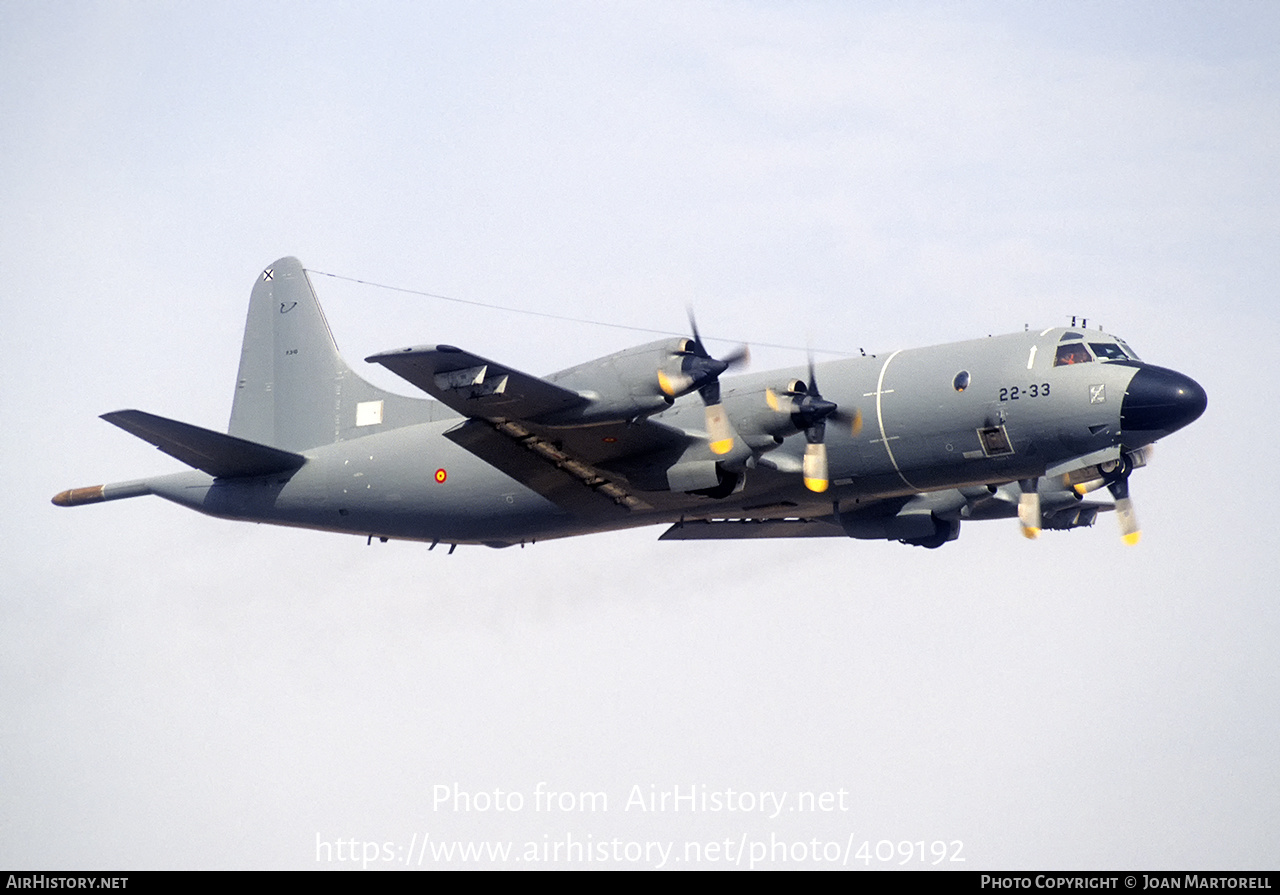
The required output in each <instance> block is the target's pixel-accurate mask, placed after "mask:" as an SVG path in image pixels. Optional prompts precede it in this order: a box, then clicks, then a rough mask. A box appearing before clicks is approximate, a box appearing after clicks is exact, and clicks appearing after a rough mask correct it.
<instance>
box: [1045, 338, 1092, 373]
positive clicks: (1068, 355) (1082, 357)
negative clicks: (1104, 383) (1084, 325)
mask: <svg viewBox="0 0 1280 895" xmlns="http://www.w3.org/2000/svg"><path fill="white" fill-rule="evenodd" d="M1092 360H1093V356H1092V355H1091V354H1089V349H1088V348H1085V347H1084V342H1073V343H1072V344H1070V345H1060V346H1058V354H1057V356H1056V357H1055V358H1054V359H1053V365H1054V366H1055V367H1065V366H1067V365H1068V364H1087V363H1089V362H1090V361H1092Z"/></svg>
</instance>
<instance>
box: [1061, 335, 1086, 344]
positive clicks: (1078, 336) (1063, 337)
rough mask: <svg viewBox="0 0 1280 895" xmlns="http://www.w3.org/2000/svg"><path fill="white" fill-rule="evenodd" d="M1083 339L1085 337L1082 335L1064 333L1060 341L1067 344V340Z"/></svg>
mask: <svg viewBox="0 0 1280 895" xmlns="http://www.w3.org/2000/svg"><path fill="white" fill-rule="evenodd" d="M1083 338H1084V336H1082V335H1080V334H1079V333H1063V334H1062V338H1061V339H1059V340H1058V341H1059V342H1065V341H1067V339H1083Z"/></svg>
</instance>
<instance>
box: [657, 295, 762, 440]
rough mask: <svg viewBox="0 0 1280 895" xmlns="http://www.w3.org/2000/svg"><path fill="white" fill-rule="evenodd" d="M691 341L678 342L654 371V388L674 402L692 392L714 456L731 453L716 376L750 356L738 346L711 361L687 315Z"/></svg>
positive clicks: (730, 431) (730, 432) (729, 431)
mask: <svg viewBox="0 0 1280 895" xmlns="http://www.w3.org/2000/svg"><path fill="white" fill-rule="evenodd" d="M689 329H690V331H691V332H692V333H693V338H692V339H682V340H681V342H680V347H679V348H677V349H676V351H675V352H673V353H672V355H671V357H670V359H669V360H668V362H667V363H666V364H664V365H663V366H661V367H659V368H658V388H660V389H661V390H662V393H663V394H664V395H666V396H667V397H668V398H678V397H680V396H681V395H687V394H689V393H690V392H692V391H694V390H696V391H697V392H698V394H699V395H700V396H701V397H702V403H703V404H704V405H705V406H706V411H707V440H708V441H709V442H710V444H711V451H712V453H715V454H727V453H729V451H731V450H733V426H732V425H731V424H730V422H729V415H728V414H727V413H725V409H724V405H723V404H721V403H720V374H721V373H724V372H725V371H726V370H729V369H732V368H733V367H736V366H740V365H742V364H745V363H747V362H748V361H749V360H750V359H751V352H750V350H749V349H748V348H747V346H746V345H741V346H739V347H738V348H737V349H735V350H734V351H732V352H730V353H729V354H727V355H725V356H724V357H722V358H714V357H712V356H711V355H710V354H709V353H708V352H707V349H706V348H705V347H704V346H703V344H702V337H701V336H699V335H698V323H697V321H696V320H694V318H693V311H692V310H690V311H689Z"/></svg>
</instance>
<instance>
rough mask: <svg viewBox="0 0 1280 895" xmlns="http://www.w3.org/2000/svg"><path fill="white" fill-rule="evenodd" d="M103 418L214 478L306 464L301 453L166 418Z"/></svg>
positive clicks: (130, 413)
mask: <svg viewBox="0 0 1280 895" xmlns="http://www.w3.org/2000/svg"><path fill="white" fill-rule="evenodd" d="M102 418H103V419H104V420H106V421H107V422H109V423H111V424H112V425H115V426H119V427H120V428H121V429H124V430H125V431H126V432H128V433H129V434H131V435H136V436H138V437H139V438H141V439H142V440H143V441H145V442H147V443H149V444H154V445H155V446H156V447H158V448H159V449H160V450H162V451H164V452H165V453H166V454H168V455H169V456H170V457H175V458H177V459H178V460H181V461H182V462H183V463H185V464H187V465H188V466H193V467H195V468H196V469H198V470H200V471H201V472H207V473H208V474H209V475H211V476H213V477H215V478H238V477H241V476H255V475H271V474H272V473H276V472H288V471H292V470H294V469H297V468H299V467H300V466H302V464H304V463H306V462H307V458H306V457H304V456H302V455H301V454H293V453H290V452H289V451H282V450H279V449H277V448H273V447H268V446H267V445H265V444H258V443H257V442H256V441H246V440H245V439H243V438H236V437H235V436H234V435H224V434H223V433H221V432H214V431H212V430H211V429H202V428H200V427H199V426H192V425H191V424H189V423H180V422H178V421H177V420H171V419H166V418H165V417H163V416H156V415H155V414H152V413H143V412H142V411H141V410H117V411H115V412H113V413H104V414H103V415H102Z"/></svg>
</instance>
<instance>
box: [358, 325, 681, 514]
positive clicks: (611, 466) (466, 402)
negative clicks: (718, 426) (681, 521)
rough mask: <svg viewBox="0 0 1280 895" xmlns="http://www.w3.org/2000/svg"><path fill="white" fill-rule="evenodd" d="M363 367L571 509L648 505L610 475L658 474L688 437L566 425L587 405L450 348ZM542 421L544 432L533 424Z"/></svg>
mask: <svg viewBox="0 0 1280 895" xmlns="http://www.w3.org/2000/svg"><path fill="white" fill-rule="evenodd" d="M366 360H368V361H369V362H371V363H378V364H382V365H383V366H384V367H386V368H387V369H389V370H391V371H392V372H393V373H395V374H397V375H398V376H400V377H401V378H403V379H405V380H407V381H408V382H411V383H413V384H414V385H415V386H417V387H418V388H420V389H422V390H423V391H425V392H426V393H427V394H429V395H431V396H432V397H434V398H436V399H438V400H439V401H441V402H442V403H444V404H446V405H447V406H448V407H450V408H452V409H453V410H456V411H457V412H458V413H461V414H462V415H463V416H466V417H467V418H468V419H467V421H466V422H465V423H463V424H461V425H459V426H456V427H454V428H453V429H450V430H449V431H448V432H446V433H445V437H446V438H448V439H449V440H451V441H453V442H454V443H456V444H458V445H460V446H461V447H464V448H466V449H467V450H468V451H470V452H471V453H473V454H475V455H476V456H477V457H479V458H481V459H482V460H484V461H485V462H487V463H489V464H491V465H493V466H494V467H496V468H498V469H500V470H502V471H503V472H504V473H506V474H507V475H509V476H511V477H512V478H513V479H515V480H516V481H518V482H520V483H521V484H523V485H525V486H526V487H528V488H530V489H532V490H534V491H536V492H538V493H539V494H541V495H542V496H543V497H546V498H547V499H548V500H550V501H552V502H553V503H556V504H558V505H560V506H562V507H564V508H565V509H568V510H570V511H571V512H588V513H591V512H597V511H602V510H603V511H605V512H617V511H618V510H619V509H621V510H622V511H623V512H625V511H629V510H634V509H647V508H649V506H650V505H649V504H648V503H647V502H645V501H644V500H642V499H641V498H640V497H638V496H637V495H636V493H635V491H636V488H635V487H634V485H633V483H632V482H631V481H629V479H628V477H627V475H624V474H623V473H621V472H620V471H618V470H619V468H620V467H628V468H632V469H635V468H644V467H647V466H649V465H653V466H655V467H657V468H659V469H665V468H666V466H668V465H670V464H671V463H672V462H674V461H675V459H676V458H677V457H678V456H679V454H680V452H682V451H683V450H684V449H685V447H686V446H687V445H688V444H689V442H690V440H691V439H690V437H689V436H688V435H687V434H686V433H685V432H683V431H682V430H680V429H677V428H673V427H671V426H667V425H663V424H661V423H658V422H654V421H653V420H649V419H641V420H637V421H634V422H628V421H613V422H603V423H601V422H594V421H593V422H592V423H591V424H590V425H588V424H586V423H583V424H581V425H574V424H573V422H572V420H573V412H574V411H575V410H577V409H579V408H586V407H587V406H588V405H589V404H590V403H591V401H590V399H589V398H587V397H585V396H584V395H581V394H579V393H578V392H576V391H573V390H571V389H567V388H563V387H562V386H559V385H556V384H555V383H552V382H548V381H546V380H545V379H540V378H539V377H537V376H531V375H529V374H528V373H522V372H520V371H519V370H516V369H514V368H512V367H509V366H507V365H505V364H500V363H497V362H496V361H492V360H489V359H488V358H484V357H480V356H479V355H475V354H471V353H470V352H467V351H463V350H462V349H460V348H454V347H453V346H451V345H436V346H434V347H433V346H424V347H418V348H405V349H402V350H399V351H388V352H384V353H382V354H375V355H373V356H371V357H369V358H366ZM549 418H554V419H555V424H554V425H551V424H548V423H544V422H542V421H543V420H546V419H549ZM649 461H652V463H651V464H650V462H649ZM637 464H638V467H637Z"/></svg>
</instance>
